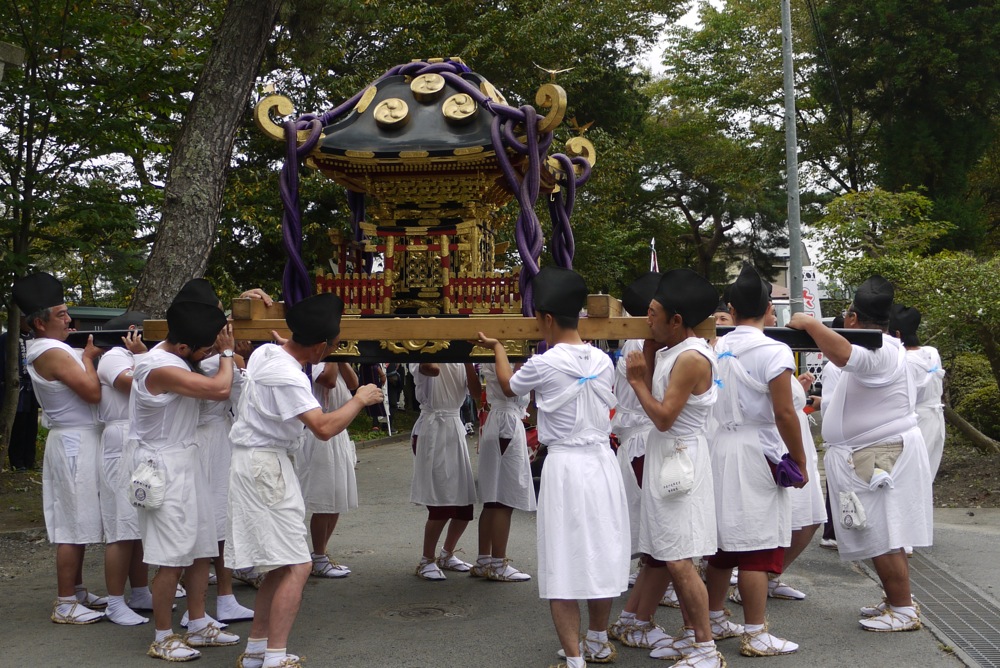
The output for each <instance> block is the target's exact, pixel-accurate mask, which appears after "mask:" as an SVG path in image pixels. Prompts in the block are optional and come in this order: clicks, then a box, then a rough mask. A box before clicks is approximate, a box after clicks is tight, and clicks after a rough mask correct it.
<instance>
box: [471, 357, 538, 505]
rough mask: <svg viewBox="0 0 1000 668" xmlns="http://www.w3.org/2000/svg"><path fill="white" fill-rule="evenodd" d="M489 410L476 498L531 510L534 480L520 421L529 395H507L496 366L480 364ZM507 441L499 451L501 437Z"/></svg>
mask: <svg viewBox="0 0 1000 668" xmlns="http://www.w3.org/2000/svg"><path fill="white" fill-rule="evenodd" d="M481 371H482V375H483V383H484V385H485V386H486V398H487V401H489V404H490V411H489V414H488V415H487V417H486V423H485V424H484V425H483V432H482V434H481V435H480V437H479V498H480V500H481V501H482V502H483V503H501V504H503V505H505V506H508V507H510V508H517V509H518V510H526V511H529V512H533V511H534V510H535V508H536V501H535V483H534V480H533V479H532V477H531V462H529V461H528V441H527V437H526V436H525V433H524V423H523V422H522V421H521V420H522V419H523V418H524V417H525V416H526V415H527V410H526V409H527V406H528V401H529V396H528V395H523V396H518V397H508V396H506V395H504V393H503V390H501V389H500V383H499V381H497V376H496V367H495V365H493V364H484V365H482V367H481ZM501 438H505V439H508V440H509V441H510V442H509V443H508V444H507V447H506V448H505V449H504V452H503V453H502V454H501V452H500V439H501Z"/></svg>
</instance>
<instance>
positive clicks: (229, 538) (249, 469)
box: [226, 345, 320, 572]
mask: <svg viewBox="0 0 1000 668" xmlns="http://www.w3.org/2000/svg"><path fill="white" fill-rule="evenodd" d="M319 407H320V406H319V402H318V401H317V400H316V397H314V396H313V394H312V388H311V385H310V383H309V379H308V378H307V377H306V375H305V374H304V373H303V371H302V367H301V366H300V365H299V363H298V362H297V361H296V360H295V359H294V358H293V357H292V356H291V355H289V354H288V353H286V352H285V351H284V350H282V349H281V348H280V347H278V346H275V345H265V346H261V347H260V348H258V349H257V350H256V351H254V354H253V355H252V356H251V357H250V362H249V364H247V369H246V376H245V382H244V386H243V393H242V396H241V397H240V402H239V406H238V409H237V417H236V422H235V423H234V424H233V428H232V430H231V431H230V432H229V437H230V439H231V440H232V442H233V446H234V447H233V457H232V461H231V464H230V471H229V524H228V527H227V531H226V563H227V564H228V565H229V566H230V567H231V568H234V569H237V568H250V567H253V568H254V569H256V570H257V571H258V572H268V571H271V570H274V569H276V568H280V567H282V566H289V565H293V564H304V563H309V562H310V560H311V557H310V553H309V545H308V543H307V541H306V525H305V503H304V501H303V500H302V489H301V487H300V486H299V479H298V476H296V475H295V469H294V467H293V465H292V461H291V459H290V458H289V452H290V451H294V450H296V449H297V448H298V447H299V445H300V443H301V440H302V439H301V436H302V427H303V423H302V422H301V420H299V415H301V414H302V413H305V412H307V411H309V410H314V409H316V408H319Z"/></svg>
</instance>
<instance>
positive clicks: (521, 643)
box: [0, 440, 1000, 668]
mask: <svg viewBox="0 0 1000 668" xmlns="http://www.w3.org/2000/svg"><path fill="white" fill-rule="evenodd" d="M470 443H473V442H472V441H471V440H470ZM473 448H474V444H473ZM473 457H475V455H474V454H473ZM358 458H359V465H358V488H359V490H360V496H361V504H362V505H361V508H359V509H358V510H357V511H354V512H351V513H349V514H346V515H344V516H343V517H342V518H341V521H340V525H339V526H338V528H337V533H336V534H335V536H334V539H333V541H332V544H331V554H333V556H334V557H335V558H336V559H338V560H339V561H342V562H346V563H348V564H349V565H350V566H351V568H352V569H353V571H354V572H353V574H352V575H351V576H350V577H348V578H346V579H344V580H319V579H316V578H311V579H310V580H309V583H308V585H307V587H306V591H305V597H304V600H303V605H302V611H301V613H300V614H299V617H298V621H297V622H296V626H295V629H294V631H293V635H292V638H291V641H290V645H289V650H290V651H292V652H295V653H298V654H301V655H303V656H305V657H306V659H307V663H306V666H308V667H310V668H320V667H324V666H347V667H358V668H367V667H369V666H372V667H374V666H379V667H382V666H399V667H401V668H430V667H448V668H450V667H461V668H464V667H473V666H475V667H484V668H507V667H515V666H516V667H522V666H532V667H534V666H538V667H545V666H548V665H551V664H554V663H556V656H555V651H556V649H557V648H558V644H557V641H556V637H555V633H554V631H553V629H552V625H551V622H550V619H549V614H548V607H547V605H546V604H545V603H544V602H543V601H541V600H539V599H538V592H537V587H536V585H535V583H534V582H530V583H524V584H522V583H510V584H508V583H495V582H486V581H482V580H478V579H471V578H469V577H466V576H462V575H458V574H454V575H450V576H449V578H448V580H447V581H445V582H426V581H423V580H420V579H418V578H416V577H415V576H414V575H413V571H414V568H415V567H416V564H417V560H418V558H419V553H420V544H421V538H422V528H423V522H424V518H425V511H424V510H423V509H422V508H419V507H416V506H413V505H411V504H410V503H409V480H410V474H411V469H412V461H411V455H410V451H409V447H408V445H407V444H406V443H403V442H397V443H391V444H384V445H381V446H379V447H372V448H364V449H361V450H359V451H358ZM965 512H966V511H954V512H952V511H948V512H947V513H944V515H942V517H941V526H940V528H939V531H938V540H939V546H938V547H935V548H934V552H933V556H934V558H935V559H937V560H940V561H950V560H954V562H955V563H956V565H958V564H959V563H960V565H961V566H962V567H963V568H967V569H968V570H967V571H965V572H966V573H967V576H966V579H967V580H973V579H975V581H976V582H977V583H979V584H980V585H981V586H982V588H983V589H984V590H985V591H987V592H991V591H992V592H1000V573H998V571H997V570H996V568H995V567H994V566H993V565H992V564H993V561H992V560H989V563H987V561H985V560H983V559H982V557H981V555H982V554H983V553H986V552H987V551H988V550H990V548H992V547H993V546H995V545H996V538H997V534H998V533H1000V529H998V528H997V519H1000V515H997V514H996V513H992V514H991V513H988V512H985V511H975V512H976V513H977V514H976V515H974V516H972V517H970V516H968V515H965V514H964V513H965ZM477 516H478V513H477ZM534 534H535V522H534V516H533V515H531V514H528V513H515V516H514V521H513V530H512V536H511V541H510V549H509V553H510V555H511V556H512V557H513V558H514V559H515V562H516V565H517V566H518V567H520V568H521V569H523V570H526V571H527V572H530V573H534V572H535V569H536V557H535V541H534ZM461 546H462V547H464V548H465V552H466V556H469V555H472V556H471V557H470V559H471V558H472V557H474V555H475V553H476V536H475V525H471V526H470V529H469V532H468V533H467V534H466V537H465V538H463V540H462V543H461ZM971 549H975V550H977V551H978V550H982V552H979V555H980V556H978V557H977V556H976V555H974V554H971V553H970V552H969V550H971ZM40 554H43V555H45V556H44V557H43V558H48V559H50V563H51V559H52V550H51V548H46V549H45V550H43V551H42V552H41V553H40ZM101 559H102V550H101V549H100V548H91V549H90V550H88V557H87V563H86V570H85V574H86V579H87V581H88V582H89V583H92V584H96V583H98V582H100V581H101V580H102V577H103V576H102V570H101V569H102V566H101V564H102V561H101ZM785 580H786V581H787V582H788V583H789V584H792V585H794V586H796V587H797V588H799V589H802V590H804V591H806V592H807V593H808V598H807V599H806V600H805V601H795V602H793V601H773V602H771V604H770V605H769V619H770V626H771V629H772V630H773V631H774V632H775V633H776V634H779V635H781V636H784V637H787V638H789V639H791V640H794V641H796V642H798V643H799V644H800V645H801V646H802V649H801V650H800V652H799V653H798V654H797V655H794V656H790V657H783V658H777V659H772V660H768V659H748V658H744V657H741V656H739V648H738V640H736V639H732V640H726V641H723V642H722V643H721V644H720V647H721V649H722V651H723V653H724V654H725V655H726V658H727V660H728V661H729V665H730V666H733V667H734V668H739V667H741V666H757V667H758V668H759V666H760V665H761V664H762V663H765V662H767V663H770V661H774V662H776V663H780V664H781V665H782V666H785V667H786V668H791V667H793V666H809V667H810V668H818V667H822V666H838V667H840V666H884V665H895V666H960V665H962V664H961V662H960V661H959V660H958V659H957V658H956V657H955V656H954V655H953V654H951V653H949V652H948V651H946V650H945V649H943V648H944V646H943V645H942V644H941V643H940V642H939V641H938V639H937V638H935V637H934V635H932V633H931V632H930V631H928V630H921V631H917V632H914V633H896V634H876V633H866V632H863V631H861V630H859V629H858V627H857V609H858V606H860V605H862V604H867V603H872V602H874V601H877V600H878V599H879V596H880V590H879V587H878V586H877V585H876V584H875V583H874V582H873V581H872V580H871V579H869V578H868V577H867V576H866V575H864V574H863V573H862V571H861V570H860V569H859V568H857V567H855V566H853V565H851V564H845V563H842V562H840V561H839V560H838V559H837V556H836V554H834V553H831V552H829V551H826V550H822V549H819V547H818V543H816V544H814V546H813V547H811V548H809V549H808V550H807V551H806V552H805V553H804V554H803V555H802V557H801V558H800V560H799V561H798V562H797V563H796V564H795V566H794V568H793V570H792V571H791V572H789V573H788V574H787V576H785ZM94 588H95V589H99V590H101V591H103V587H94ZM54 590H55V577H54V573H53V572H52V571H47V570H45V569H42V570H40V571H37V572H36V574H34V575H29V576H25V577H23V578H20V579H16V580H12V581H5V582H3V583H0V596H2V600H3V601H4V604H3V610H4V612H5V616H6V619H5V621H4V635H3V641H2V645H0V647H2V650H3V651H2V653H0V656H2V659H0V665H5V666H65V667H66V668H90V667H92V666H93V667H97V666H102V667H103V666H136V665H139V666H143V665H146V666H156V665H162V664H158V663H155V662H154V660H153V659H150V658H147V657H145V656H144V653H145V650H146V648H147V646H148V644H149V642H150V641H151V637H152V634H153V629H152V627H151V625H144V626H140V627H119V626H115V625H113V624H110V623H106V622H101V623H98V624H93V625H90V626H83V627H72V626H61V625H56V624H52V623H51V622H50V621H49V620H48V616H49V613H50V609H51V608H50V606H51V602H52V600H53V598H54ZM236 594H237V596H238V598H239V599H240V600H241V601H242V602H243V603H246V604H251V603H252V600H253V596H254V591H253V590H252V589H250V588H249V587H246V586H243V585H238V586H237V589H236ZM209 596H210V600H209V611H214V607H215V606H214V601H213V600H211V598H212V597H214V592H212V591H210V593H209ZM622 603H623V601H619V602H616V604H615V607H614V614H617V612H618V610H620V608H621V605H622ZM178 607H179V609H178V611H177V615H176V618H175V619H177V620H179V618H180V614H181V612H183V605H180V606H178ZM733 607H734V608H735V610H734V613H735V617H736V618H737V619H739V618H740V611H739V608H738V606H733ZM657 621H658V622H659V623H660V624H662V625H663V626H665V627H666V628H667V629H668V630H674V629H677V628H678V627H679V626H680V623H681V622H680V616H679V613H678V612H677V611H676V610H670V609H667V608H661V609H660V612H659V613H658V615H657ZM232 628H233V630H234V631H235V632H236V633H239V634H241V635H245V634H246V633H247V632H248V631H249V623H239V624H234V625H233V627H232ZM241 651H242V643H241V645H240V646H237V647H227V648H215V649H208V650H205V651H204V653H203V658H202V659H201V660H200V661H199V662H198V663H197V664H194V665H200V666H232V665H234V664H235V661H236V658H237V656H238V655H239V654H240V652H241ZM616 665H618V666H623V667H631V666H651V665H661V664H659V663H657V662H654V660H652V659H649V658H648V656H647V655H646V653H645V652H643V651H641V650H635V649H629V648H622V649H621V652H620V654H619V658H618V661H617V663H616Z"/></svg>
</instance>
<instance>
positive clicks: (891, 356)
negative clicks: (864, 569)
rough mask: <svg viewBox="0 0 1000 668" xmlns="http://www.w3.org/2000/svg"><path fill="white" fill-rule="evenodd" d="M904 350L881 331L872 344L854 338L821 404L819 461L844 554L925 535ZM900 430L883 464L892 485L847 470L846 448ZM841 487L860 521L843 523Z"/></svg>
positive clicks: (919, 540)
mask: <svg viewBox="0 0 1000 668" xmlns="http://www.w3.org/2000/svg"><path fill="white" fill-rule="evenodd" d="M905 355H906V351H905V348H903V346H902V344H901V343H900V342H899V341H898V340H897V339H894V338H892V337H890V336H888V335H885V334H883V336H882V347H881V348H879V349H877V350H866V349H865V348H861V347H860V346H853V347H852V349H851V356H850V358H849V359H848V362H847V364H846V365H845V366H844V367H843V373H841V375H840V378H839V380H838V381H837V384H836V388H835V389H834V392H833V395H832V396H831V397H830V398H829V399H828V400H827V401H825V402H824V404H823V410H824V412H825V413H826V415H825V416H824V417H823V439H824V441H825V442H826V443H827V447H828V450H827V452H826V456H825V457H824V458H823V462H824V464H825V468H826V476H827V483H828V485H829V488H830V502H831V509H832V510H833V512H834V518H835V521H836V522H838V525H837V549H838V551H839V553H840V558H841V559H842V560H844V561H857V560H859V559H870V558H872V557H877V556H880V555H883V554H886V553H888V552H891V551H895V550H898V549H899V548H902V547H926V546H929V545H930V544H931V543H932V536H933V529H934V509H933V504H932V500H931V478H930V464H929V463H928V459H927V448H926V446H925V445H924V442H923V440H924V439H923V436H921V434H920V429H919V428H918V427H917V419H916V413H915V412H914V404H915V401H916V392H915V389H914V387H913V379H912V377H911V376H910V375H909V373H908V372H907V371H906V357H905ZM899 438H902V441H903V451H902V453H901V454H900V456H899V458H898V459H897V460H896V463H895V465H894V466H893V469H892V471H891V472H890V475H891V476H892V479H893V486H892V487H888V486H886V487H881V488H876V489H874V490H871V489H869V484H868V483H867V482H865V481H864V480H862V479H861V478H860V477H858V475H857V474H856V473H855V471H854V466H853V453H854V452H856V451H858V450H861V449H863V448H865V447H867V446H870V445H876V444H879V443H885V442H887V441H891V440H893V439H899ZM841 492H854V493H855V494H857V496H858V499H859V500H860V501H861V505H862V506H863V507H864V510H865V515H866V518H867V528H864V529H846V528H843V526H842V524H841V523H840V515H839V512H838V510H839V509H838V506H839V499H840V494H841Z"/></svg>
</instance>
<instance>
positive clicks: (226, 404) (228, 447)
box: [198, 355, 243, 541]
mask: <svg viewBox="0 0 1000 668" xmlns="http://www.w3.org/2000/svg"><path fill="white" fill-rule="evenodd" d="M220 359H221V358H220V357H219V356H218V355H213V356H212V357H207V358H205V359H203V360H202V361H201V362H199V364H198V367H199V368H200V369H201V371H202V373H204V374H205V375H206V376H209V377H214V376H215V375H216V374H218V373H219V360H220ZM242 386H243V371H242V370H241V369H237V368H236V365H235V364H234V365H233V384H232V386H231V387H230V390H229V398H228V399H225V400H223V401H209V400H207V399H201V400H200V401H199V402H198V455H199V456H200V457H201V462H202V465H203V466H204V467H205V471H206V472H207V474H208V486H209V489H210V490H211V494H212V509H213V512H214V514H215V535H216V537H217V540H220V541H221V540H225V539H226V523H227V517H228V514H229V465H230V461H231V460H232V452H233V445H232V443H230V442H229V430H230V429H232V427H233V406H235V405H236V404H237V403H238V402H239V397H240V390H241V388H242Z"/></svg>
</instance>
